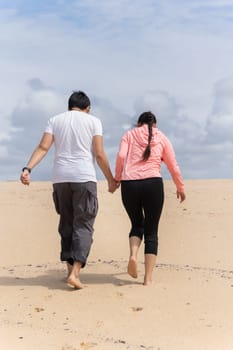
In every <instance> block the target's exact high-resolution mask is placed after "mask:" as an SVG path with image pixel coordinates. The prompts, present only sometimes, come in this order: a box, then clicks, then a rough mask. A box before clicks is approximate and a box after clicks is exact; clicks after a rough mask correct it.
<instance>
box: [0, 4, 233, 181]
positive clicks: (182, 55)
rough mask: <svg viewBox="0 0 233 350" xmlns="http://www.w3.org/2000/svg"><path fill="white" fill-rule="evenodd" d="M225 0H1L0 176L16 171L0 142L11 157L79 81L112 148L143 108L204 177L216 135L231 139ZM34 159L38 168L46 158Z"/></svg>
mask: <svg viewBox="0 0 233 350" xmlns="http://www.w3.org/2000/svg"><path fill="white" fill-rule="evenodd" d="M25 4H26V5H27V6H26V7H25V8H24V5H25ZM231 5H232V4H231V2H230V1H229V2H228V1H224V0H222V1H218V0H211V1H210V0H203V1H201V0H198V1H194V0H193V1H188V2H187V1H184V0H182V1H181V0H179V1H176V2H174V1H173V0H163V1H162V0H161V1H157V2H155V1H153V0H145V1H143V4H142V1H141V0H136V1H134V2H133V3H132V1H130V0H120V1H118V2H115V1H111V0H110V1H108V0H101V1H99V2H96V1H94V0H87V1H85V2H80V1H70V2H65V1H61V0H60V1H53V2H51V1H47V2H46V3H44V4H41V3H39V2H30V1H29V2H27V3H25V2H22V1H20V0H19V1H15V2H14V3H9V2H5V9H4V6H3V4H2V5H1V9H0V19H1V20H0V43H1V57H0V74H1V81H0V94H1V101H0V121H1V135H0V141H1V145H2V146H1V147H3V148H4V150H3V151H1V152H0V155H1V160H2V161H3V159H4V162H5V163H4V164H7V166H8V169H9V171H8V174H10V175H7V172H6V174H4V176H10V177H12V176H14V171H15V170H13V168H12V166H11V165H9V163H6V162H7V159H6V154H7V152H8V154H9V153H10V154H14V157H15V160H16V163H17V167H18V166H19V163H20V162H22V161H23V159H25V157H26V154H29V153H30V152H31V151H32V149H31V147H32V146H33V147H34V145H32V140H33V141H34V143H35V142H36V140H37V138H38V137H39V136H40V135H39V134H40V133H41V132H42V131H43V128H44V125H45V122H46V121H47V119H48V117H49V116H50V115H51V114H53V113H56V112H60V111H61V110H64V109H66V103H67V102H66V99H67V96H69V94H70V93H71V92H72V90H74V89H83V90H84V91H86V92H87V93H88V94H89V95H90V96H91V97H92V99H93V111H94V112H95V113H96V114H97V116H100V118H101V119H102V121H103V124H104V128H105V132H106V140H105V142H106V146H107V148H108V150H109V153H110V154H111V156H112V157H113V154H114V152H115V151H116V149H117V147H118V142H119V138H120V136H121V134H122V133H123V132H124V131H125V129H126V127H127V126H128V125H132V124H133V122H134V118H135V121H136V119H137V117H138V114H139V113H140V112H141V111H143V110H144V109H150V110H152V111H154V112H155V114H156V115H157V119H158V126H159V127H160V128H161V129H162V130H164V131H165V132H166V133H167V134H168V136H169V137H170V138H171V140H172V142H174V145H175V148H176V150H177V152H178V157H179V159H180V161H181V164H182V168H184V172H185V174H188V176H192V174H193V176H203V175H204V176H207V177H208V165H209V161H212V156H213V159H214V153H215V152H218V151H216V149H215V148H213V147H214V145H215V144H216V145H219V147H220V146H221V145H225V141H226V140H228V141H229V142H230V140H231V139H230V130H231V129H232V122H231V113H232V98H231V96H232V95H231V89H232V87H233V86H232V85H233V83H232V79H231V78H229V77H230V76H231V75H232V71H231V69H230V67H231V65H232V57H233V47H232V45H231V41H232V34H233V32H232V29H233V26H232V24H231V23H232V21H229V18H231V16H232V11H233V10H232V7H231ZM216 14H217V15H218V21H216ZM34 77H38V79H34ZM223 77H226V79H223ZM227 77H228V78H227ZM26 82H30V83H29V85H28V83H27V84H26ZM42 82H43V83H42ZM216 82H217V83H216ZM213 88H214V95H211V94H212V91H213ZM20 130H21V131H20ZM23 130H24V131H23ZM25 135H30V138H29V137H28V136H27V137H25ZM209 144H211V145H212V146H211V147H210V148H209V147H208V146H209ZM216 147H217V146H216ZM229 147H231V146H228V148H227V149H228V150H229ZM217 149H218V147H217ZM205 150H207V151H206V152H207V153H205ZM219 152H220V151H219ZM224 157H228V155H226V154H225V155H224ZM206 168H207V169H206ZM40 169H41V170H40V171H41V172H40V174H42V173H43V176H44V174H45V172H44V170H43V169H44V168H43V165H42V166H41V168H40ZM210 169H211V167H210ZM228 170H229V169H228ZM218 171H219V170H218ZM209 173H210V175H209V176H211V177H213V174H212V171H210V172H209ZM12 174H13V175H12ZM38 174H39V172H38ZM198 174H199V175H198ZM227 174H231V172H229V173H224V176H227ZM2 176H3V175H2Z"/></svg>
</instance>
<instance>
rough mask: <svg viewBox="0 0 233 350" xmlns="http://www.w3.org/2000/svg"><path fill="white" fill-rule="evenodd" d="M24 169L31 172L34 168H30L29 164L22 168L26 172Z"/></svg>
mask: <svg viewBox="0 0 233 350" xmlns="http://www.w3.org/2000/svg"><path fill="white" fill-rule="evenodd" d="M24 170H27V171H28V172H29V174H30V172H31V171H32V169H31V168H28V167H27V166H25V167H24V168H23V169H22V172H24Z"/></svg>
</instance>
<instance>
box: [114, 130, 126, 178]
mask: <svg viewBox="0 0 233 350" xmlns="http://www.w3.org/2000/svg"><path fill="white" fill-rule="evenodd" d="M127 154H128V138H127V134H125V135H124V136H123V137H122V139H121V142H120V146H119V151H118V153H117V157H116V167H115V180H116V181H121V178H122V173H123V170H124V165H125V160H126V157H127Z"/></svg>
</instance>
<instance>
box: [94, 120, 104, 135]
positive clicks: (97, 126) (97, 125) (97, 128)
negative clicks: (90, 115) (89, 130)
mask: <svg viewBox="0 0 233 350" xmlns="http://www.w3.org/2000/svg"><path fill="white" fill-rule="evenodd" d="M97 135H98V136H102V135H103V126H102V123H101V121H100V120H99V119H97V118H96V119H95V122H94V127H93V136H97Z"/></svg>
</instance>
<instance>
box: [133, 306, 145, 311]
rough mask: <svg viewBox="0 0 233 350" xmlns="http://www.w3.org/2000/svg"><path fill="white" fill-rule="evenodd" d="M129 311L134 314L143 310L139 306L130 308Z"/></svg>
mask: <svg viewBox="0 0 233 350" xmlns="http://www.w3.org/2000/svg"><path fill="white" fill-rule="evenodd" d="M131 309H132V310H133V311H134V312H137V311H142V310H143V307H140V306H132V307H131Z"/></svg>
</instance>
